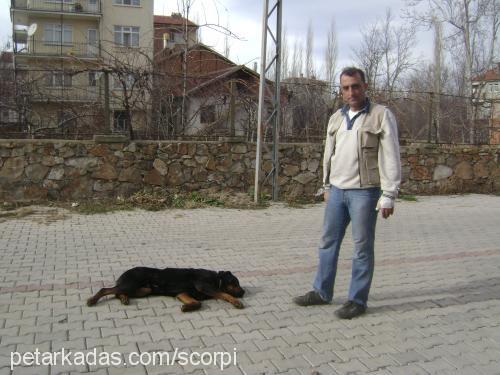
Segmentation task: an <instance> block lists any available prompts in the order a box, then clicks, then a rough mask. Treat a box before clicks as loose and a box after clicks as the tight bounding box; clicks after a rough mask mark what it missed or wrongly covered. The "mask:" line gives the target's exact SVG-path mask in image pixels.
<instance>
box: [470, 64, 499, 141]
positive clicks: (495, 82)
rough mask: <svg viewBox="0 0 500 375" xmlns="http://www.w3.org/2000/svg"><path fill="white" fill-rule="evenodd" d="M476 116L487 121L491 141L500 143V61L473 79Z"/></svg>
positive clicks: (479, 119)
mask: <svg viewBox="0 0 500 375" xmlns="http://www.w3.org/2000/svg"><path fill="white" fill-rule="evenodd" d="M472 93H473V98H474V106H475V108H474V110H475V112H476V114H475V118H476V120H478V121H487V123H488V128H489V138H490V140H489V143H490V144H496V145H498V144H500V62H498V63H497V65H496V67H495V68H493V69H490V70H488V71H486V72H485V73H484V74H481V75H479V76H477V77H474V79H473V80H472Z"/></svg>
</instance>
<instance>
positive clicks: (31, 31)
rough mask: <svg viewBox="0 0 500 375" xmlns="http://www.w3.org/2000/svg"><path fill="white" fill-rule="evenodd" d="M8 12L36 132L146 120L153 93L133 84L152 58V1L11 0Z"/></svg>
mask: <svg viewBox="0 0 500 375" xmlns="http://www.w3.org/2000/svg"><path fill="white" fill-rule="evenodd" d="M10 14H11V20H12V34H13V42H14V68H15V74H16V83H17V86H16V90H17V94H18V95H22V96H23V98H24V99H25V103H24V109H25V110H26V112H27V116H26V118H25V123H26V127H27V128H28V129H29V131H30V133H31V134H32V135H33V136H37V135H38V134H39V133H45V134H54V135H56V136H60V135H73V136H75V137H77V136H83V137H88V136H91V135H92V134H93V133H95V132H102V131H104V132H109V131H123V130H127V129H128V128H130V129H131V128H132V126H134V127H136V126H139V127H140V126H144V124H145V122H146V121H147V113H148V110H150V103H149V97H148V95H147V94H144V93H141V95H138V94H134V93H131V91H132V90H133V87H136V86H137V85H136V76H137V75H139V76H140V77H141V79H142V76H143V74H142V73H141V72H142V71H143V70H144V69H145V67H146V66H148V62H150V61H152V58H153V0H106V1H104V0H74V1H67V0H50V1H47V0H12V1H11V8H10ZM149 65H151V64H150V63H149ZM137 72H139V73H137ZM139 96H140V97H141V102H140V103H139V101H138V100H136V97H139ZM107 98H108V99H109V100H107ZM106 103H109V105H107V106H105V104H106ZM108 126H109V127H110V128H111V129H109V128H108Z"/></svg>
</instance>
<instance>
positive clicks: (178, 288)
mask: <svg viewBox="0 0 500 375" xmlns="http://www.w3.org/2000/svg"><path fill="white" fill-rule="evenodd" d="M110 294H114V295H115V297H116V298H118V299H119V300H120V301H121V303H122V304H124V305H128V304H129V298H141V297H146V296H149V295H154V296H170V297H176V298H177V299H178V300H180V301H181V302H182V303H183V305H182V307H181V310H182V311H183V312H187V311H194V310H197V309H199V308H200V307H201V302H200V301H202V300H206V299H210V298H215V299H221V300H224V301H227V302H229V303H230V304H232V305H233V306H234V307H236V308H237V309H242V308H243V304H242V303H241V301H239V300H238V298H240V297H243V294H245V291H244V290H243V288H242V287H241V286H240V282H239V281H238V279H237V278H236V276H234V275H233V274H232V273H231V272H229V271H219V272H217V271H211V270H206V269H201V268H164V269H158V268H149V267H135V268H132V269H130V270H128V271H125V272H124V273H123V274H122V275H121V276H120V277H119V278H118V280H117V281H116V285H115V286H114V287H112V288H102V289H101V290H99V292H97V293H96V295H95V296H93V297H91V298H89V299H88V300H87V305H88V306H93V305H95V304H96V303H97V301H99V299H100V298H102V297H104V296H107V295H110Z"/></svg>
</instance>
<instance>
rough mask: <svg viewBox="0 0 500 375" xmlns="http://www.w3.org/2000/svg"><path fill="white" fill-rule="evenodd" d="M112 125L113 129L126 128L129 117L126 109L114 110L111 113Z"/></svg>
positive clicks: (128, 123)
mask: <svg viewBox="0 0 500 375" xmlns="http://www.w3.org/2000/svg"><path fill="white" fill-rule="evenodd" d="M113 118H114V121H113V126H114V128H115V130H127V129H128V127H129V125H130V117H129V115H128V113H127V111H115V112H114V113H113Z"/></svg>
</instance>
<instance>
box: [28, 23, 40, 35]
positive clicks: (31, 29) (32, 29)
mask: <svg viewBox="0 0 500 375" xmlns="http://www.w3.org/2000/svg"><path fill="white" fill-rule="evenodd" d="M37 27H38V25H37V24H36V23H32V24H31V25H30V27H28V36H32V35H33V34H34V33H35V32H36V29H37Z"/></svg>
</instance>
